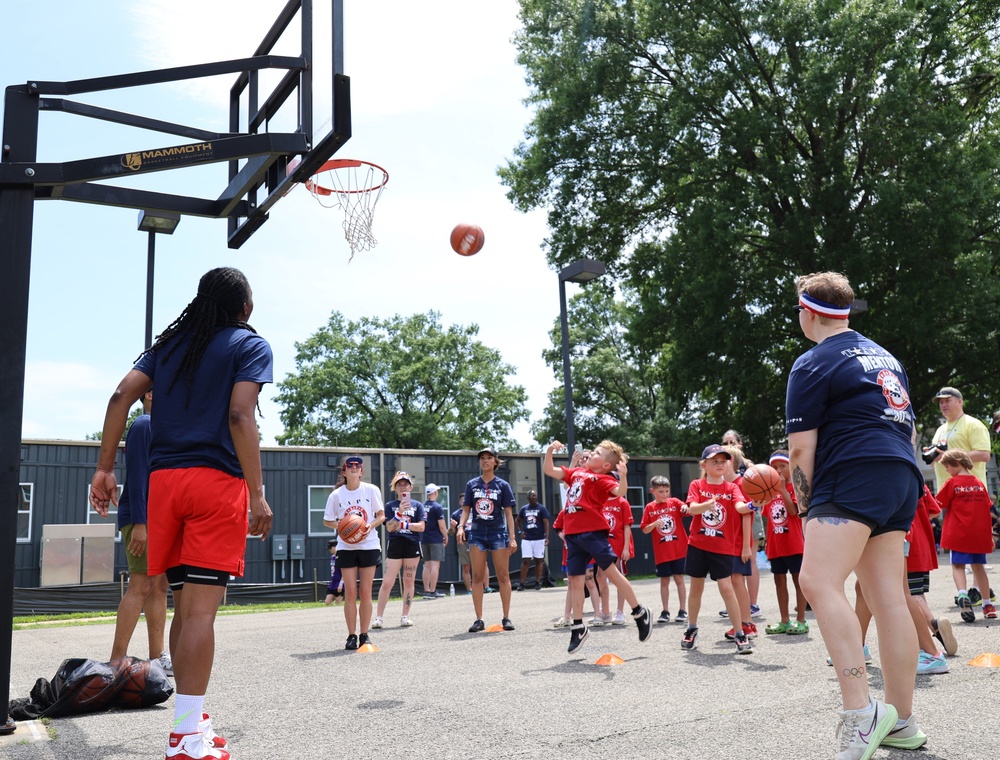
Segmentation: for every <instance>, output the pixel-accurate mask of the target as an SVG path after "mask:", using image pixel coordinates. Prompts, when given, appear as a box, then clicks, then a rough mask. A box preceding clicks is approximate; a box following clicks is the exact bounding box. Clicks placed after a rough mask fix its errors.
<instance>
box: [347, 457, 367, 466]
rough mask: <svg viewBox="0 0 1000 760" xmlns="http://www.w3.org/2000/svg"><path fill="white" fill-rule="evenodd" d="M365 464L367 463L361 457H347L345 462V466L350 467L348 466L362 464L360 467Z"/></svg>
mask: <svg viewBox="0 0 1000 760" xmlns="http://www.w3.org/2000/svg"><path fill="white" fill-rule="evenodd" d="M364 463H365V460H364V459H362V458H361V457H357V456H353V457H347V459H345V460H344V464H345V465H348V464H360V465H362V466H363V465H364Z"/></svg>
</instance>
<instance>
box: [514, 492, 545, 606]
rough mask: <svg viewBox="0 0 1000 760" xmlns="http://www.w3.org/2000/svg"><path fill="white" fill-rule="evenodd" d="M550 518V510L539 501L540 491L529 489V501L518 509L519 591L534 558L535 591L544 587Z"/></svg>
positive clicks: (525, 581)
mask: <svg viewBox="0 0 1000 760" xmlns="http://www.w3.org/2000/svg"><path fill="white" fill-rule="evenodd" d="M550 520H551V517H550V515H549V511H548V510H547V509H546V508H545V506H544V505H543V504H539V503H538V493H537V492H536V491H528V503H527V504H525V505H524V506H523V507H521V509H520V510H519V511H518V513H517V521H516V523H517V532H518V533H520V534H521V582H520V583H518V584H517V590H518V591H524V586H525V584H526V583H527V582H528V570H529V568H530V567H531V563H532V560H534V563H535V591H538V590H539V589H541V587H542V575H543V572H544V569H545V549H546V547H548V545H549V525H550Z"/></svg>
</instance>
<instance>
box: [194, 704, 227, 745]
mask: <svg viewBox="0 0 1000 760" xmlns="http://www.w3.org/2000/svg"><path fill="white" fill-rule="evenodd" d="M198 730H199V731H201V733H202V735H203V736H204V737H205V741H206V742H208V743H209V744H211V745H212V746H213V747H215V748H216V749H226V747H227V745H228V744H229V742H227V741H226V740H225V737H222V736H219V735H218V734H217V733H215V731H213V730H212V718H211V717H209V714H208V713H207V712H203V713H202V714H201V720H200V721H198Z"/></svg>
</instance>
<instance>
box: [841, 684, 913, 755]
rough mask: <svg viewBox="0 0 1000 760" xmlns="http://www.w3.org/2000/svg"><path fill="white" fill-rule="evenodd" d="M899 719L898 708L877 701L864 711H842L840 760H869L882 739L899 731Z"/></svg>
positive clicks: (872, 701)
mask: <svg viewBox="0 0 1000 760" xmlns="http://www.w3.org/2000/svg"><path fill="white" fill-rule="evenodd" d="M898 717H899V716H898V715H897V713H896V708H895V707H893V706H892V705H887V704H885V703H883V702H880V701H879V700H877V699H873V700H871V704H870V705H869V706H868V709H867V710H865V711H860V710H844V711H842V712H841V713H840V725H838V726H837V738H839V739H840V752H839V753H838V754H837V760H869V758H870V757H871V756H872V755H874V754H875V750H876V749H878V746H879V744H881V743H882V740H883V739H885V737H886V736H888V735H889V732H890V731H892V730H893V729H894V728H896V720H897V718H898Z"/></svg>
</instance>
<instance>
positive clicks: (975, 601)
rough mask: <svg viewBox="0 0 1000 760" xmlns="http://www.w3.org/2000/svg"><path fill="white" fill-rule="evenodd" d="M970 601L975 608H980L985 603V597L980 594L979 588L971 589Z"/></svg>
mask: <svg viewBox="0 0 1000 760" xmlns="http://www.w3.org/2000/svg"><path fill="white" fill-rule="evenodd" d="M969 601H970V602H972V606H973V607H979V606H981V605H982V603H983V595H982V594H981V593H979V589H978V588H970V589H969Z"/></svg>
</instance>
